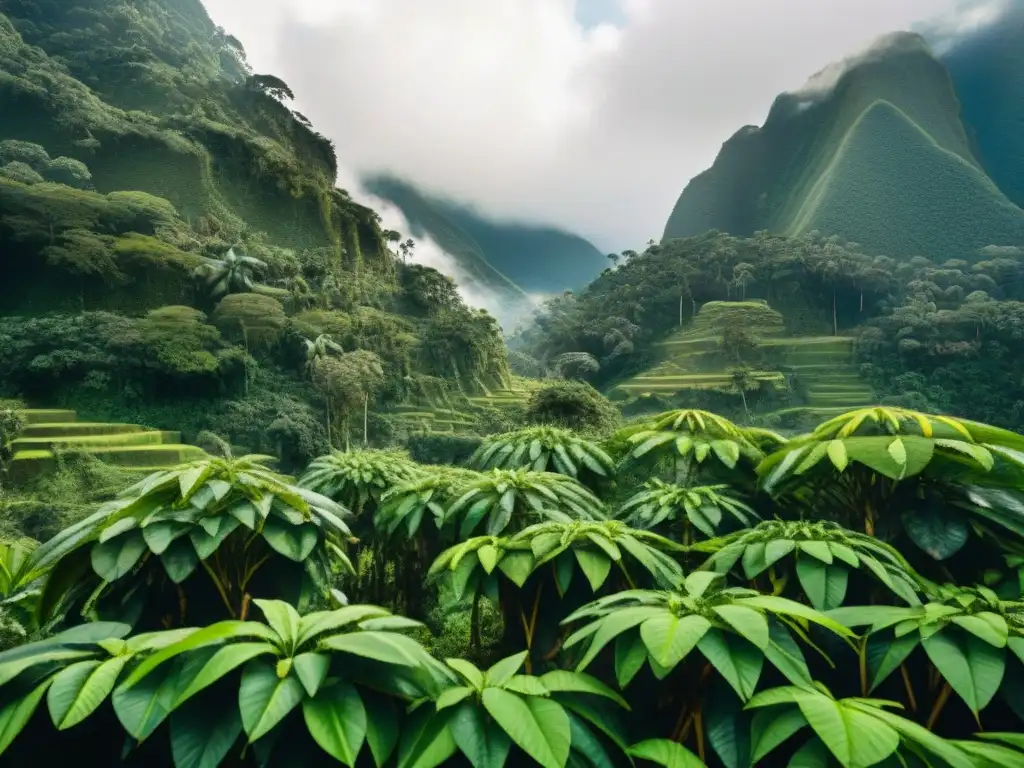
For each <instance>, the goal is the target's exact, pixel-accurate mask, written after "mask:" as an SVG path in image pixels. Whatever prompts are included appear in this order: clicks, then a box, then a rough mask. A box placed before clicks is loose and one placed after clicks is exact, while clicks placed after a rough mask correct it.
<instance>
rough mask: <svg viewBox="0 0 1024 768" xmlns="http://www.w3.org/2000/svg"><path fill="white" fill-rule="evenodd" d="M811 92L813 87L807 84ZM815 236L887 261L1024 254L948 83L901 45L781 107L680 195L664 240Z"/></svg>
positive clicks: (1005, 202) (782, 101)
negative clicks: (711, 235) (985, 252)
mask: <svg viewBox="0 0 1024 768" xmlns="http://www.w3.org/2000/svg"><path fill="white" fill-rule="evenodd" d="M812 85H813V81H812ZM709 229H718V230H722V231H725V232H729V233H731V234H734V235H752V234H753V233H754V232H756V231H758V230H762V229H767V230H770V231H772V232H777V233H780V234H786V235H790V236H798V235H802V234H804V233H807V232H810V231H813V230H818V231H821V232H823V233H825V234H838V235H841V236H842V237H844V238H845V239H847V240H851V241H856V242H858V243H860V244H861V245H862V246H863V247H864V248H866V249H867V250H869V251H874V252H877V253H882V252H884V253H886V254H887V255H891V256H895V257H913V256H917V255H920V254H922V253H925V254H928V255H929V256H930V257H932V258H969V257H971V256H972V255H975V254H977V252H978V250H979V249H980V248H982V247H984V246H986V245H990V244H997V245H1017V244H1021V243H1024V210H1021V209H1020V208H1019V207H1017V206H1016V205H1014V204H1013V203H1012V202H1011V201H1010V200H1009V199H1008V198H1007V197H1006V195H1004V194H1003V193H1002V192H1001V191H1000V190H999V188H998V187H997V186H996V184H995V183H994V182H993V181H992V180H991V179H990V178H989V177H988V176H987V175H986V174H985V171H984V170H983V169H982V167H981V164H980V163H979V161H978V160H977V158H976V157H975V155H974V154H973V152H972V147H971V141H970V139H969V138H968V134H967V132H966V131H965V129H964V126H963V124H962V123H961V121H960V105H959V102H958V100H957V96H956V93H955V92H954V89H953V84H952V81H951V79H950V76H949V73H948V72H947V71H946V69H945V67H944V66H943V65H942V63H940V62H939V61H938V60H937V59H936V58H935V57H934V56H933V55H932V53H931V51H930V50H929V48H928V46H927V44H926V43H925V42H924V40H923V39H922V38H920V37H919V36H917V35H910V34H897V35H894V36H891V37H889V38H888V39H886V40H885V41H882V42H880V43H879V44H878V46H877V47H876V49H875V50H874V51H873V52H872V53H871V54H870V55H868V56H865V57H864V58H863V59H862V60H860V62H859V63H857V64H855V65H854V66H852V67H850V68H849V69H848V70H847V71H846V72H845V74H843V75H842V77H841V78H840V79H839V80H838V83H837V84H836V85H835V87H834V88H832V89H831V90H829V91H828V92H827V93H824V94H823V93H822V92H821V91H820V90H819V91H815V90H814V88H813V87H811V88H810V89H809V90H808V91H806V92H804V93H789V94H782V95H781V96H779V97H778V98H777V99H776V101H775V104H774V105H773V107H772V110H771V112H770V113H769V115H768V118H767V120H766V122H765V124H764V126H763V127H761V128H755V127H751V126H747V127H745V128H743V129H741V130H740V131H739V132H738V133H737V134H736V135H734V136H733V137H732V138H731V139H730V140H729V141H727V142H726V143H725V145H724V146H723V147H722V150H721V152H720V153H719V156H718V158H717V159H716V160H715V163H714V165H713V166H712V167H711V168H710V169H709V170H708V171H706V172H704V173H702V174H700V175H699V176H697V177H696V178H694V179H693V180H692V181H691V182H690V183H689V185H688V186H687V187H686V189H685V190H684V191H683V193H682V195H681V196H680V198H679V200H678V202H677V203H676V206H675V209H674V210H673V211H672V215H671V216H670V218H669V220H668V223H667V225H666V228H665V238H666V239H669V238H674V237H688V236H691V235H697V234H700V233H702V232H705V231H707V230H709Z"/></svg>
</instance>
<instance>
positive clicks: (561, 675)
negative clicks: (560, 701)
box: [538, 669, 629, 709]
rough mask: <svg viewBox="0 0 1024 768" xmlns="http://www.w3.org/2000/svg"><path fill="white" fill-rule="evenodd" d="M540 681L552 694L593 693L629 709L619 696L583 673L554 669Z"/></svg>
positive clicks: (546, 673)
mask: <svg viewBox="0 0 1024 768" xmlns="http://www.w3.org/2000/svg"><path fill="white" fill-rule="evenodd" d="M538 679H539V680H540V682H541V684H542V685H543V686H544V687H545V688H546V689H547V690H548V691H550V692H551V693H591V694H593V695H595V696H603V697H604V698H606V699H611V700H612V701H614V702H615V703H616V704H618V705H619V706H620V707H623V708H625V709H629V704H627V703H626V700H625V699H623V698H622V697H621V696H620V695H619V694H617V693H616V692H615V691H613V690H612V689H611V688H609V687H608V686H607V685H605V684H604V683H602V682H601V681H600V680H598V679H597V678H596V677H591V676H590V675H588V674H585V673H583V672H570V671H568V670H565V669H553V670H551V671H550V672H545V673H544V674H543V675H541V676H540V677H539V678H538Z"/></svg>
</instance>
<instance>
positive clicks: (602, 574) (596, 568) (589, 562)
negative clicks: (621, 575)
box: [573, 549, 612, 592]
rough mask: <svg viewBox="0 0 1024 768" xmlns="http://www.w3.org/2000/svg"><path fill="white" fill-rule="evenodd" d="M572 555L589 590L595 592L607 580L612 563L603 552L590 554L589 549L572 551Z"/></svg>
mask: <svg viewBox="0 0 1024 768" xmlns="http://www.w3.org/2000/svg"><path fill="white" fill-rule="evenodd" d="M573 554H575V555H576V561H577V562H578V563H579V564H580V568H581V569H582V570H583V575H584V576H586V577H587V581H589V582H590V588H591V589H592V590H593V591H594V592H597V590H599V589H600V588H601V586H602V585H603V584H604V582H605V579H607V578H608V573H609V572H610V571H611V569H612V561H611V560H609V559H608V557H607V556H606V555H605V554H604V553H603V552H592V551H590V550H589V549H574V550H573Z"/></svg>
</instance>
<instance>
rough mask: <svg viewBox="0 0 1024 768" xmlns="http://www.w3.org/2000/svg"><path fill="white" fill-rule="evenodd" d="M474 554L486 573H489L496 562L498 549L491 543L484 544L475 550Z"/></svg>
mask: <svg viewBox="0 0 1024 768" xmlns="http://www.w3.org/2000/svg"><path fill="white" fill-rule="evenodd" d="M476 556H477V558H478V559H479V560H480V565H482V566H483V568H484V570H485V571H486V572H487V573H491V572H492V571H493V570H494V566H496V565H497V564H498V550H497V548H496V547H495V546H494V545H493V544H484V545H483V546H482V547H480V549H478V550H477V551H476Z"/></svg>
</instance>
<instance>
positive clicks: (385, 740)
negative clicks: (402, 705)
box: [363, 691, 398, 768]
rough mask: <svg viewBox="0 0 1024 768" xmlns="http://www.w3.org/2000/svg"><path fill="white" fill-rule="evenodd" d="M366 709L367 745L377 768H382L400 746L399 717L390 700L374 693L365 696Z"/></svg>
mask: <svg viewBox="0 0 1024 768" xmlns="http://www.w3.org/2000/svg"><path fill="white" fill-rule="evenodd" d="M363 705H364V707H365V708H366V743H367V744H369V745H370V752H371V753H372V754H373V760H374V762H375V763H376V764H377V768H381V766H383V765H384V764H385V763H386V762H387V761H388V759H389V758H390V757H391V753H392V752H394V751H395V746H396V745H397V744H398V715H397V713H396V712H395V706H394V704H393V703H392V701H391V699H390V698H386V697H383V696H379V695H377V694H375V693H373V692H372V691H371V692H369V693H367V694H364V697H363Z"/></svg>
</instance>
